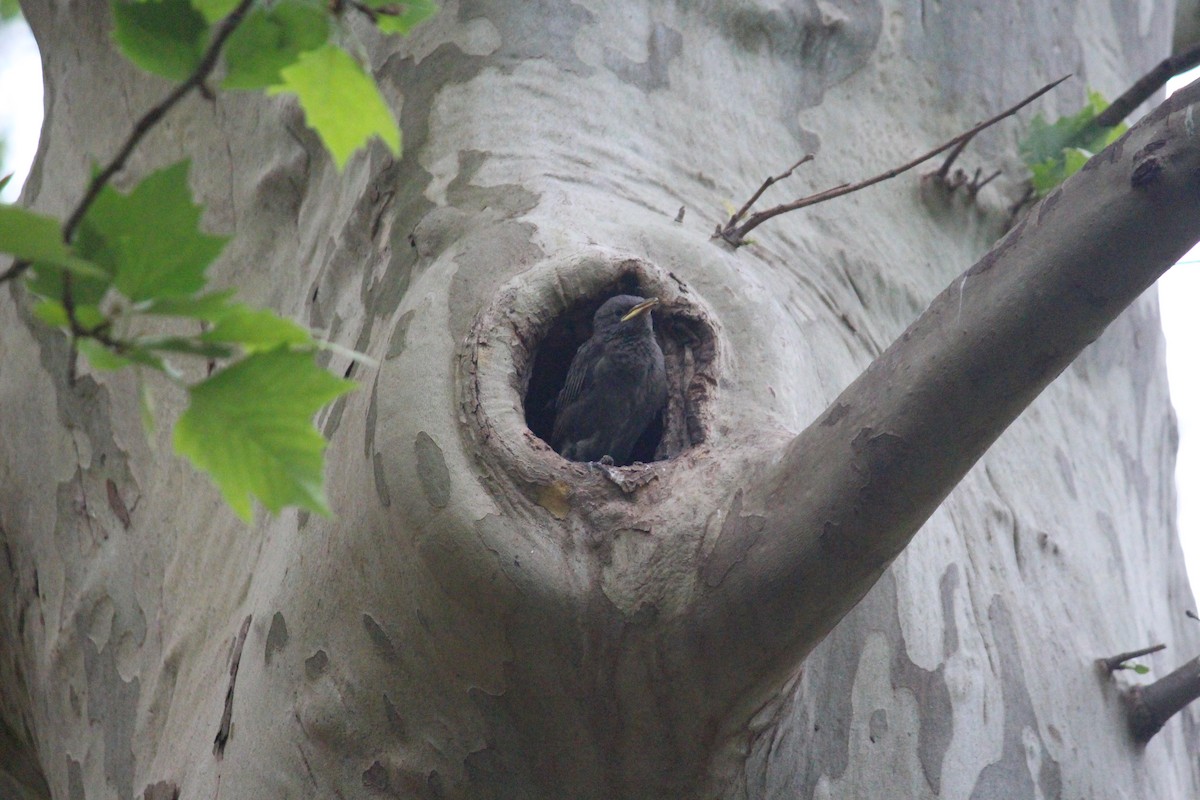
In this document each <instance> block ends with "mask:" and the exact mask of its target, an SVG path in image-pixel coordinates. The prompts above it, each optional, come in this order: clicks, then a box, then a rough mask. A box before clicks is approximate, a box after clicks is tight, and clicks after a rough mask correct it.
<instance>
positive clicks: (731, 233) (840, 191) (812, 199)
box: [714, 75, 1071, 247]
mask: <svg viewBox="0 0 1200 800" xmlns="http://www.w3.org/2000/svg"><path fill="white" fill-rule="evenodd" d="M1069 77H1071V76H1070V75H1065V76H1063V77H1061V78H1059V79H1058V80H1056V81H1054V82H1053V83H1048V84H1046V85H1045V86H1043V87H1042V88H1041V89H1038V90H1037V91H1036V92H1034V93H1033V94H1031V95H1029V97H1026V98H1025V99H1024V100H1022V101H1021V102H1019V103H1017V104H1016V105H1015V106H1012V107H1011V108H1008V109H1005V110H1004V111H1002V112H1000V113H999V114H997V115H996V116H994V117H991V118H990V119H987V120H984V121H983V122H981V123H979V124H978V125H976V126H975V127H973V128H971V129H970V130H968V131H965V132H963V133H960V134H959V135H958V136H955V137H954V138H953V139H951V140H950V141H948V142H945V143H944V144H941V145H938V146H937V147H935V148H934V149H932V150H930V151H929V152H927V153H924V154H922V155H920V156H917V157H916V158H914V159H913V160H912V161H909V162H908V163H906V164H902V165H900V166H899V167H894V168H892V169H889V170H887V171H886V172H882V173H880V174H878V175H876V176H874V177H871V178H867V179H866V180H863V181H859V182H858V183H853V184H842V185H841V186H835V187H834V188H832V189H826V190H824V191H822V192H817V193H816V194H813V195H809V196H808V197H802V198H800V199H799V200H795V201H793V202H791V203H785V204H783V205H778V206H775V207H774V208H768V209H767V210H766V211H759V212H758V213H757V214H752V215H751V216H750V217H749V218H748V219H747V220H746V221H745V222H743V223H742V224H741V225H726V226H725V228H724V229H722V230H719V231H717V233H715V234H714V238H715V237H716V236H720V237H721V238H722V239H724V240H725V241H726V242H728V243H729V244H731V245H733V246H734V247H740V246H742V245H743V244H745V243H746V234H747V233H749V232H750V231H752V230H754V229H755V228H757V227H758V226H759V225H761V224H763V223H764V222H766V221H767V220H769V219H771V218H772V217H777V216H779V215H780V214H786V213H788V212H789V211H796V210H797V209H801V208H806V207H807V206H811V205H816V204H817V203H822V202H825V201H826V200H832V199H833V198H835V197H841V196H842V195H847V194H850V193H851V192H857V191H858V190H859V189H865V188H867V187H868V186H874V185H875V184H877V183H881V182H883V181H886V180H887V179H888V178H894V177H896V176H897V175H899V174H901V173H903V172H907V171H908V170H910V169H912V168H913V167H915V166H917V165H919V164H922V163H924V162H926V161H928V160H929V159H931V158H933V157H934V156H936V155H938V154H940V153H944V152H946V151H947V150H949V149H950V148H952V147H956V146H957V145H958V144H959V143H961V142H963V141H964V140H970V139H971V138H972V137H973V136H975V134H977V133H979V132H980V131H982V130H984V129H985V128H988V127H991V126H992V125H995V124H996V123H997V122H999V121H1000V120H1002V119H1005V118H1006V117H1010V116H1012V115H1013V114H1015V113H1017V112H1018V111H1020V110H1021V109H1022V108H1024V107H1025V106H1027V105H1029V104H1030V103H1032V102H1033V101H1034V100H1036V99H1038V98H1039V97H1041V96H1042V95H1044V94H1045V93H1046V92H1048V91H1050V90H1051V89H1053V88H1054V87H1055V86H1058V85H1059V84H1060V83H1062V82H1063V81H1065V80H1066V79H1067V78H1069ZM760 193H761V192H760Z"/></svg>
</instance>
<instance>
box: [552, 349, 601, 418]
mask: <svg viewBox="0 0 1200 800" xmlns="http://www.w3.org/2000/svg"><path fill="white" fill-rule="evenodd" d="M596 349H597V342H596V341H595V340H594V339H589V340H588V341H586V342H584V343H583V344H582V345H581V346H580V348H579V351H578V352H576V353H575V360H573V361H572V362H571V369H570V370H569V371H568V372H567V381H566V383H564V384H563V388H562V391H560V392H559V393H558V410H559V411H560V412H562V411H563V410H565V409H566V408H567V406H569V405H570V404H571V403H572V402H574V401H575V400H576V399H577V398H578V397H579V395H581V394H583V390H584V387H586V386H589V385H591V383H592V375H593V373H594V372H595V369H596V365H597V364H598V363H599V361H600V359H598V358H596V357H595V356H594V355H593V354H592V351H594V350H596Z"/></svg>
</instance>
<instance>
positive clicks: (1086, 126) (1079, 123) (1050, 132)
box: [1019, 89, 1127, 196]
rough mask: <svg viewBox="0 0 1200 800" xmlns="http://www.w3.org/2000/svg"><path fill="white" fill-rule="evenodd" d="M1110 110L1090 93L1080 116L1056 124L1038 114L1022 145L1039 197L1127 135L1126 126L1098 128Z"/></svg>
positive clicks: (1098, 97) (1057, 121) (1021, 149)
mask: <svg viewBox="0 0 1200 800" xmlns="http://www.w3.org/2000/svg"><path fill="white" fill-rule="evenodd" d="M1106 108H1108V101H1107V100H1105V99H1104V97H1102V96H1101V95H1100V93H1099V92H1096V91H1094V90H1090V89H1089V90H1088V101H1087V104H1086V105H1085V106H1084V107H1083V108H1082V109H1080V111H1079V112H1078V113H1076V114H1073V115H1071V116H1067V117H1061V118H1060V119H1058V120H1056V121H1055V122H1053V123H1049V122H1047V121H1046V118H1045V117H1043V116H1042V115H1041V114H1038V115H1037V116H1035V117H1034V118H1033V120H1032V121H1031V122H1030V123H1029V130H1028V132H1027V133H1026V134H1025V137H1024V138H1023V139H1022V140H1021V142H1020V143H1019V152H1020V154H1021V159H1022V160H1023V161H1024V162H1025V164H1026V166H1028V167H1029V170H1030V172H1031V173H1032V175H1033V177H1032V181H1031V182H1032V185H1033V188H1034V191H1036V192H1037V194H1038V195H1039V196H1041V195H1045V194H1047V193H1048V192H1049V191H1050V190H1051V189H1053V188H1054V187H1055V186H1058V185H1059V184H1060V183H1062V182H1063V181H1065V180H1066V179H1067V178H1069V177H1071V176H1072V175H1074V174H1075V173H1076V172H1078V171H1079V170H1080V169H1081V168H1082V167H1083V165H1084V164H1086V163H1087V160H1088V159H1089V158H1091V157H1092V156H1093V155H1094V154H1096V153H1098V152H1100V151H1101V150H1103V149H1104V148H1105V147H1107V146H1108V145H1110V144H1112V143H1113V142H1115V141H1116V140H1117V139H1118V138H1119V137H1120V136H1121V134H1123V133H1125V131H1126V130H1127V126H1126V125H1124V124H1121V125H1117V126H1115V127H1112V128H1105V127H1101V126H1099V125H1096V124H1095V119H1096V117H1097V116H1098V115H1099V114H1100V112H1102V111H1104V109H1106Z"/></svg>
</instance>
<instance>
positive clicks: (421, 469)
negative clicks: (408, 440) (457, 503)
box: [415, 431, 450, 508]
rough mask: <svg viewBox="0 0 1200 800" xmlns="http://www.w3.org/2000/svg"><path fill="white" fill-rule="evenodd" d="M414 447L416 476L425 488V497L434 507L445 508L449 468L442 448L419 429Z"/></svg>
mask: <svg viewBox="0 0 1200 800" xmlns="http://www.w3.org/2000/svg"><path fill="white" fill-rule="evenodd" d="M415 449H416V451H417V476H418V477H419V478H420V479H421V488H422V489H424V490H425V499H426V500H428V501H429V505H431V506H433V507H434V508H445V507H446V505H447V504H448V503H449V502H450V470H448V469H446V459H445V457H443V455H442V448H440V447H438V446H437V442H435V441H433V439H432V438H431V437H430V436H429V434H427V433H426V432H425V431H421V432H420V433H418V434H417V441H416V443H415Z"/></svg>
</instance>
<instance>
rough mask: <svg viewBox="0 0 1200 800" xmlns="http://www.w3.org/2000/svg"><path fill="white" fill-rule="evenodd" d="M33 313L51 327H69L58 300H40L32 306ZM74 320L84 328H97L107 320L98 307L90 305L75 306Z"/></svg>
mask: <svg viewBox="0 0 1200 800" xmlns="http://www.w3.org/2000/svg"><path fill="white" fill-rule="evenodd" d="M33 315H34V316H35V317H37V318H38V319H40V320H41V321H42V322H44V323H46V324H47V325H49V326H51V327H53V328H69V327H71V320H70V319H68V318H67V310H66V308H64V307H63V304H62V303H61V302H60V301H58V300H42V301H41V302H40V303H38V304H37V305H35V306H34V307H33ZM75 321H76V322H78V323H79V324H80V325H81V326H83V327H84V328H97V327H99V326H100V325H103V324H104V323H105V322H107V318H106V317H105V316H104V314H103V313H101V311H100V309H99V308H97V307H96V306H91V305H82V306H81V305H77V306H75Z"/></svg>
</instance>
